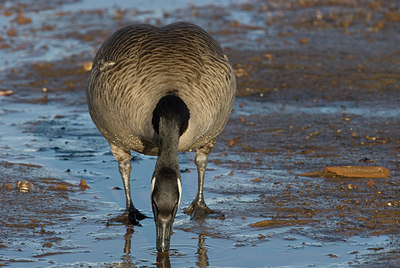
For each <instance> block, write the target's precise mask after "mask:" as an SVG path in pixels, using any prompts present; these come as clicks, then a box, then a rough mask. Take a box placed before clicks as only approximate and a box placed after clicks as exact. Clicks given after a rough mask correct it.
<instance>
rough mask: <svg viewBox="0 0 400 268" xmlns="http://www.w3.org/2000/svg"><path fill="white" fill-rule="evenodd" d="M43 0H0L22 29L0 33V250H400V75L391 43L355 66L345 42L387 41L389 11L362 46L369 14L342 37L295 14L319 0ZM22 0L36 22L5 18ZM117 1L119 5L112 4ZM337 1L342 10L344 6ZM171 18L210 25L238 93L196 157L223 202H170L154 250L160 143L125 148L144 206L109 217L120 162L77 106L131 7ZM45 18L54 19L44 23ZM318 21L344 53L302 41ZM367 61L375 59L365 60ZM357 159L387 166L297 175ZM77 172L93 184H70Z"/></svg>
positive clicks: (375, 260) (230, 257)
mask: <svg viewBox="0 0 400 268" xmlns="http://www.w3.org/2000/svg"><path fill="white" fill-rule="evenodd" d="M25 2H26V3H30V2H29V1H25ZM38 3H39V6H40V7H42V8H43V10H41V11H40V12H37V11H35V10H34V9H32V8H31V7H30V6H23V5H22V6H19V7H16V6H14V3H13V2H12V1H8V2H5V3H3V4H2V5H3V6H2V7H3V8H4V10H11V11H12V14H13V15H12V16H7V15H6V14H5V13H1V14H0V23H1V24H2V25H4V27H3V32H4V36H7V35H6V34H5V32H6V30H8V29H10V28H16V29H17V30H18V31H19V34H18V35H17V36H15V37H12V36H11V37H5V38H4V40H2V41H0V42H4V43H6V44H10V45H11V46H10V47H8V48H7V47H6V48H3V49H0V56H1V60H0V61H2V62H3V63H4V64H3V67H0V70H2V72H1V74H0V75H1V77H0V82H1V86H0V89H1V90H2V89H3V88H4V89H12V90H13V91H14V94H13V95H11V96H0V129H1V130H0V148H1V151H0V170H1V177H0V178H1V181H0V199H1V206H0V264H2V265H8V266H15V267H20V266H31V267H41V266H55V267H61V266H62V267H64V266H80V265H81V266H106V267H110V266H111V267H114V266H115V267H118V266H129V265H131V266H135V265H136V266H157V265H158V266H161V267H162V266H163V264H164V266H166V265H167V264H168V262H170V264H171V266H173V267H194V266H199V267H205V266H212V267H249V266H251V267H266V266H279V267H282V266H283V267H307V266H310V267H327V266H330V267H345V266H348V265H357V264H359V265H369V264H370V265H372V264H373V265H374V266H382V267H385V265H387V264H388V263H389V264H391V265H396V264H398V261H397V260H396V259H395V258H393V256H397V255H396V254H397V252H398V249H399V246H398V238H397V237H396V233H398V226H399V225H398V218H397V219H396V217H397V216H396V215H398V206H399V200H398V194H397V193H398V190H399V188H400V186H399V183H398V178H399V164H398V163H399V162H398V159H399V151H398V145H399V144H400V143H399V137H400V136H399V135H400V133H399V129H398V127H396V126H397V125H398V118H399V116H400V114H399V109H398V108H397V106H398V100H399V99H400V98H399V94H398V91H396V90H397V89H398V86H399V85H400V83H399V80H400V79H399V78H398V77H397V76H395V74H392V73H391V71H390V68H389V67H390V66H393V64H394V63H395V62H396V61H397V60H398V55H399V53H398V52H397V54H396V53H394V54H393V55H394V56H393V57H392V58H387V57H386V56H385V54H384V52H381V53H382V55H381V57H377V59H375V60H376V61H377V62H374V61H371V62H368V63H365V65H367V67H366V66H361V67H360V64H361V65H362V64H364V61H360V62H358V61H357V62H353V60H351V59H350V60H349V59H348V58H351V57H348V54H351V53H353V54H354V55H355V56H354V58H355V59H356V60H357V59H358V57H360V58H361V57H363V56H365V54H360V55H358V54H357V51H355V49H354V48H353V47H354V45H352V43H351V42H354V43H357V44H358V43H361V44H363V49H362V51H361V52H362V53H367V54H368V53H370V51H372V50H373V48H375V47H378V48H385V49H387V51H388V53H391V52H390V51H391V50H390V49H392V47H393V44H392V43H393V42H392V41H393V40H396V38H398V35H397V34H398V30H393V29H397V28H395V27H394V26H393V25H392V26H390V25H391V24H390V23H391V22H387V21H385V25H389V26H388V28H386V29H385V28H383V29H382V31H384V30H386V31H388V32H390V31H392V33H394V34H393V35H390V38H392V39H390V40H389V41H385V40H383V39H384V38H383V37H382V36H381V35H379V33H377V34H376V38H375V43H373V45H371V46H370V45H369V44H371V43H372V42H371V41H366V40H364V39H363V38H364V37H360V36H362V35H363V34H365V35H368V34H370V32H369V30H368V27H372V26H371V25H373V23H375V22H369V21H367V22H365V21H364V19H363V20H361V19H360V20H359V21H363V22H362V23H361V22H359V23H360V24H359V26H357V23H356V24H355V26H354V27H356V28H357V29H358V31H361V30H360V29H364V28H367V30H366V32H367V33H365V32H363V34H362V33H359V32H357V31H356V30H354V28H353V27H349V31H350V33H351V32H352V31H353V34H354V36H351V34H350V36H349V37H346V35H345V34H343V33H342V30H343V29H342V28H339V31H338V32H336V31H335V28H333V29H332V28H329V29H328V30H326V31H327V32H332V33H331V35H327V36H324V34H326V33H327V32H325V28H324V27H327V26H326V25H325V24H324V25H325V26H323V27H322V26H321V27H322V28H318V30H313V29H311V30H310V29H309V27H310V25H308V24H307V23H306V22H307V21H308V19H311V20H314V19H315V18H314V17H313V16H314V15H312V14H317V19H318V14H319V13H318V12H317V11H318V10H322V11H324V10H325V9H326V6H325V5H324V4H323V3H319V5H318V4H316V6H310V7H305V8H299V7H298V6H296V5H295V4H293V3H294V2H291V1H275V2H273V1H272V2H271V1H255V2H254V3H248V2H245V1H228V0H227V1H222V2H218V3H216V2H211V1H206V2H204V4H203V3H202V5H201V6H200V5H199V4H197V3H196V5H192V4H191V3H190V2H186V1H161V2H158V1H143V2H135V5H133V4H132V2H131V1H122V2H118V5H117V4H115V3H112V2H109V1H100V2H96V7H93V6H92V4H93V2H91V1H89V0H85V1H80V2H76V1H64V2H63V4H62V5H55V4H53V2H47V1H40V2H38ZM209 4H214V5H212V6H209ZM263 5H265V6H263ZM285 5H286V7H285V8H283V6H285ZM298 8H299V9H300V11H299V12H296V11H297V9H298ZM363 8H364V9H366V11H365V12H366V13H368V12H370V11H369V9H368V8H365V7H360V9H361V10H362V12H361V11H359V12H360V13H362V14H363V12H364V11H363V10H364V9H363ZM18 9H19V10H22V11H23V14H24V15H25V16H27V17H29V18H32V22H31V23H28V24H17V23H16V22H13V20H15V14H16V10H18ZM342 9H343V10H345V12H344V13H345V14H347V13H346V12H349V11H348V10H349V9H351V8H350V7H348V6H347V4H342V5H341V4H338V7H334V9H333V10H334V12H333V11H332V12H331V13H332V14H333V15H331V17H329V18H327V19H326V21H325V20H322V19H318V21H317V23H320V24H322V23H323V22H324V23H330V21H331V20H332V19H333V17H334V15H336V13H335V12H336V11H335V10H342ZM99 10H101V12H99ZM118 11H123V12H125V13H124V14H125V15H123V16H122V17H121V18H120V17H119V16H121V14H120V13H119V12H118ZM284 14H292V15H293V17H292V18H289V19H288V18H287V17H286V16H284ZM299 14H303V15H301V16H300V15H299ZM304 14H306V15H304ZM310 14H311V15H310ZM324 14H325V13H324ZM357 14H358V13H357ZM379 14H380V13H379ZM341 15H342V13H340V12H338V16H339V18H341V17H340V16H341ZM116 16H117V18H116ZM357 16H359V14H358V15H357ZM323 18H324V19H325V17H323ZM181 19H185V20H191V21H194V22H196V23H198V24H200V25H202V26H203V27H205V28H207V29H209V30H210V31H211V32H212V33H213V34H214V35H216V37H217V39H218V40H219V41H221V43H222V46H223V47H224V48H226V49H227V51H228V54H229V57H230V58H231V60H232V63H233V65H234V68H235V70H236V72H237V75H238V86H239V88H238V94H239V95H241V97H238V98H237V99H236V102H235V106H234V111H233V113H232V116H231V119H230V121H229V123H228V125H227V127H226V130H225V131H224V132H223V133H222V134H221V135H220V137H219V140H218V142H217V144H216V147H215V149H214V152H213V153H212V154H211V155H210V163H209V165H208V170H207V173H206V176H207V178H206V185H205V197H206V202H207V204H208V205H209V206H210V207H211V208H213V209H217V210H221V211H222V212H223V213H224V214H225V218H224V219H207V220H205V221H204V222H195V221H191V220H190V219H189V217H188V216H187V215H185V214H183V212H182V211H183V210H182V209H180V211H179V212H178V214H177V217H176V221H175V224H174V234H173V236H172V241H171V251H170V254H169V258H164V259H163V258H162V257H161V256H159V257H158V260H157V253H156V250H155V228H154V222H153V219H152V218H151V215H152V211H151V204H150V197H149V188H150V178H151V175H152V172H153V168H154V165H155V158H154V157H148V156H142V155H139V154H134V155H133V156H134V158H133V160H132V165H133V172H132V176H131V178H132V190H133V201H134V203H135V206H136V207H137V208H138V209H140V210H141V211H142V212H143V213H145V214H146V215H148V216H149V217H150V218H148V219H145V220H143V221H142V222H141V224H142V226H139V227H136V226H135V227H133V228H131V227H126V226H123V225H120V224H113V223H111V224H110V222H109V220H110V219H111V218H113V217H115V216H116V215H118V214H119V213H122V211H123V208H124V205H125V197H124V193H123V190H121V188H122V182H121V179H120V176H119V173H118V170H117V164H116V162H115V160H114V159H113V157H112V155H111V152H110V149H109V147H108V145H107V142H106V141H105V139H104V138H103V137H102V136H101V135H100V134H99V133H98V131H97V129H96V127H95V126H94V124H93V123H92V121H91V119H90V116H89V114H88V112H87V107H86V103H85V97H84V90H83V89H84V86H85V79H86V76H87V72H85V71H82V70H81V69H80V68H82V64H83V63H85V62H87V61H90V60H91V57H92V56H93V55H94V53H95V50H96V48H97V47H98V45H99V44H100V43H101V42H102V41H103V40H104V38H105V37H106V36H108V34H110V33H111V32H112V31H113V30H115V29H116V28H117V27H120V26H121V25H124V24H126V23H127V22H132V21H133V22H150V23H155V24H157V23H167V22H172V21H175V20H181ZM291 19H293V20H294V22H293V21H292V20H291ZM269 20H271V22H268V21H269ZM276 20H278V21H281V22H274V21H276ZM354 20H356V18H354ZM304 21H306V22H304ZM311 22H312V23H314V22H313V21H311ZM364 23H365V24H366V26H365V25H364ZM48 25H51V26H52V27H53V28H51V29H50V28H49V30H39V29H43V27H44V26H48ZM65 25H70V27H65ZM227 25H229V26H228V27H227ZM266 25H267V26H266ZM379 25H380V24H379ZM379 25H378V26H379ZM221 27H222V28H221ZM390 27H393V28H390ZM46 29H47V28H46ZM391 29H392V30H391ZM30 32H35V34H33V35H32V34H29V33H30ZM320 35H322V37H319V38H324V37H326V38H328V39H329V38H332V39H334V37H331V36H340V37H341V38H342V39H341V42H338V43H339V44H338V47H339V50H340V52H337V51H333V53H332V54H334V55H337V54H338V55H341V54H343V55H345V56H343V57H344V58H345V60H343V59H342V57H341V56H335V57H333V58H330V59H329V58H328V59H327V58H326V55H327V54H326V53H327V52H326V51H325V50H324V49H328V51H329V50H331V49H332V46H331V45H329V44H328V43H329V42H321V43H318V42H316V41H313V40H314V39H313V38H314V37H315V38H317V37H318V36H320ZM303 36H307V38H309V39H310V40H311V44H310V46H311V48H309V47H307V48H305V47H304V45H301V44H300V43H299V41H298V39H299V38H300V37H303ZM313 36H314V37H313ZM86 37H90V38H86ZM312 37H313V38H312ZM353 37H357V38H353ZM349 40H353V41H349ZM382 40H383V41H382ZM347 42H350V46H348V45H346V44H347ZM44 45H46V46H47V48H44V47H43V46H44ZM361 52H360V53H361ZM346 53H347V54H346ZM368 55H369V54H368ZM62 58H63V59H62ZM378 58H379V59H378ZM43 62H44V63H43ZM49 62H50V64H47V63H49ZM316 62H324V63H326V64H324V65H318V64H316ZM290 64H292V65H290ZM332 66H333V67H335V68H333V67H332ZM338 66H339V67H338ZM325 68H326V69H325ZM363 68H364V69H363ZM365 68H370V69H371V70H373V72H372V75H371V76H368V72H367V71H365ZM241 69H242V71H240V70H241ZM265 72H268V73H267V74H266V73H265ZM313 72H314V73H313ZM353 72H354V73H353ZM364 73H367V74H365V77H364V76H362V75H363V74H364ZM318 75H319V76H318ZM335 75H338V76H340V77H342V79H336V78H335V77H334V76H335ZM357 75H360V76H357ZM349 76H350V78H351V79H353V80H351V79H350V78H349ZM326 77H328V78H326ZM292 79H294V80H295V83H294V82H293V81H292ZM329 79H331V80H329ZM363 79H365V80H363ZM348 80H349V81H350V80H351V81H350V82H349V81H348ZM327 81H328V82H327ZM343 81H344V82H343ZM367 82H369V83H371V84H372V86H371V87H369V86H368V83H367ZM342 83H343V85H342ZM346 83H349V84H350V85H351V88H350V86H349V84H346ZM360 84H361V86H360ZM318 85H320V86H318ZM328 85H332V87H330V86H328ZM336 85H338V86H336ZM314 86H315V87H316V88H314ZM324 87H326V88H324ZM43 88H46V89H45V90H44V89H43ZM249 95H250V96H249ZM396 124H397V125H396ZM354 133H355V134H354ZM193 159H194V155H193V153H185V154H181V156H180V164H181V166H180V168H181V170H182V179H183V194H182V200H181V208H184V207H187V206H188V205H189V204H190V202H191V201H192V199H193V198H194V196H195V194H196V191H197V189H196V187H194V186H193V185H197V174H196V168H195V165H194V163H193ZM363 159H368V160H365V161H366V162H365V163H366V164H371V165H383V166H386V167H388V168H390V169H391V178H388V179H382V180H374V181H373V183H374V184H373V186H368V184H366V182H367V180H357V181H355V180H352V179H326V178H307V177H299V176H298V175H297V174H300V173H304V172H309V171H315V170H318V169H322V168H323V166H326V165H344V164H351V165H356V164H357V165H360V163H361V164H365V163H364V162H362V161H361V162H360V160H363ZM363 161H364V160H363ZM368 161H373V162H368ZM81 179H84V180H85V181H86V182H87V184H88V185H89V187H90V188H89V189H86V188H85V189H83V188H82V187H81V186H79V183H80V181H81ZM23 180H27V181H29V182H30V183H32V184H33V186H34V188H33V189H32V190H30V191H28V192H23V191H20V190H19V188H18V186H17V185H18V182H19V181H23ZM349 185H350V186H349ZM369 185H371V184H369ZM360 200H361V201H360ZM356 201H358V202H356ZM360 202H361V203H360ZM388 203H390V206H389V205H387V204H388ZM375 211H376V213H375ZM263 220H281V221H282V222H283V224H275V225H272V226H270V227H266V228H256V227H251V224H254V223H256V222H260V221H263ZM302 220H303V221H302ZM396 220H397V222H396ZM371 222H372V223H371ZM388 222H389V224H387V223H388ZM157 262H158V264H156V263H157ZM371 263H372V264H371Z"/></svg>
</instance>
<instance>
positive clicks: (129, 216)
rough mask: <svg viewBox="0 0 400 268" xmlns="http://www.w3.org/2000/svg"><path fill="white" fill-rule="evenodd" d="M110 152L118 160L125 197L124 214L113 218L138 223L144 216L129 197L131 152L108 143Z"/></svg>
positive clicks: (123, 221) (127, 222)
mask: <svg viewBox="0 0 400 268" xmlns="http://www.w3.org/2000/svg"><path fill="white" fill-rule="evenodd" d="M110 147H111V152H112V153H113V155H114V158H115V160H117V162H118V169H119V173H120V174H121V178H122V181H123V183H124V189H125V197H126V208H125V212H124V214H122V215H121V216H118V217H117V218H115V220H116V221H119V222H122V223H126V224H129V223H132V224H134V225H139V221H140V220H143V219H144V218H146V216H144V215H143V214H142V213H140V211H139V210H137V209H136V208H135V206H134V205H133V203H132V197H131V184H130V174H131V171H132V165H131V158H132V156H131V154H130V153H129V152H125V151H123V150H121V149H120V148H118V147H117V146H115V145H113V144H110Z"/></svg>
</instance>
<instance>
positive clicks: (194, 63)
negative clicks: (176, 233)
mask: <svg viewBox="0 0 400 268" xmlns="http://www.w3.org/2000/svg"><path fill="white" fill-rule="evenodd" d="M235 93H236V80H235V76H234V72H233V69H232V67H231V65H230V63H229V61H228V58H227V56H226V55H225V54H224V53H223V51H222V49H221V47H220V46H219V45H218V43H217V42H216V41H215V40H214V39H213V38H212V37H211V36H210V35H209V34H208V33H207V32H206V31H205V30H204V29H202V28H201V27H199V26H197V25H194V24H191V23H188V22H176V23H173V24H169V25H166V26H163V27H156V26H152V25H148V24H132V25H128V26H125V27H123V28H121V29H119V30H117V31H116V32H115V33H114V34H112V35H111V36H110V37H109V38H108V39H107V40H106V41H105V42H104V43H103V44H102V45H101V47H100V48H99V50H98V51H97V54H96V56H95V58H94V61H93V65H92V69H91V71H90V74H89V78H88V82H87V88H86V96H87V102H88V108H89V113H90V116H91V118H92V120H93V122H94V124H95V125H96V127H97V128H98V130H99V131H100V133H101V134H102V135H103V136H104V137H105V139H106V140H107V141H108V142H109V144H110V148H111V152H112V154H113V156H114V158H115V160H116V161H117V162H118V168H119V172H120V175H121V178H122V181H123V184H124V190H125V195H126V210H125V212H124V214H123V215H121V216H119V217H117V219H116V220H118V221H121V222H124V223H127V224H134V225H138V224H139V221H140V220H143V219H144V218H145V217H146V216H145V215H143V214H142V213H141V212H140V211H139V210H137V209H136V208H135V206H134V205H133V202H132V198H131V189H130V173H131V171H132V167H131V151H136V152H138V153H141V154H145V155H157V161H156V164H155V168H154V172H153V176H152V180H151V203H152V210H153V216H154V221H155V225H156V247H157V251H159V252H168V250H169V247H170V236H171V230H172V224H173V222H174V219H175V215H176V213H177V210H178V207H179V203H180V198H181V193H182V183H181V175H180V170H179V159H178V155H179V152H186V151H195V152H196V156H195V164H196V166H197V171H198V189H197V195H196V197H195V198H194V200H193V202H192V203H191V204H190V206H189V207H188V208H187V209H186V210H185V211H184V212H185V213H186V214H189V215H190V216H191V219H201V218H204V217H206V216H207V215H209V214H215V213H218V212H217V211H214V210H211V209H210V208H209V207H208V206H207V205H206V203H205V201H204V195H203V185H204V175H205V171H206V166H207V162H208V154H209V153H210V152H211V150H212V149H213V146H214V143H215V140H216V137H217V135H218V134H219V133H220V132H221V131H222V129H223V128H224V127H225V125H226V123H227V120H228V117H229V114H230V113H231V110H232V105H233V101H234V98H235Z"/></svg>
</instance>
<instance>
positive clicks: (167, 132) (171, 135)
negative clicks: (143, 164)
mask: <svg viewBox="0 0 400 268" xmlns="http://www.w3.org/2000/svg"><path fill="white" fill-rule="evenodd" d="M189 117H190V115H189V109H188V108H187V106H186V104H185V103H184V102H183V100H182V99H181V98H179V97H178V96H175V95H166V96H164V97H162V98H161V99H160V101H159V102H158V103H157V106H156V108H155V109H154V111H153V120H152V123H153V128H154V131H155V132H156V133H157V134H158V156H159V157H158V160H157V164H158V165H161V166H169V167H171V168H174V169H177V168H178V167H179V162H178V145H179V137H180V136H181V135H182V134H183V133H184V132H185V131H186V129H187V127H188V124H189Z"/></svg>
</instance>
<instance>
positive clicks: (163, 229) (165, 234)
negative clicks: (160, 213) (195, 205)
mask: <svg viewBox="0 0 400 268" xmlns="http://www.w3.org/2000/svg"><path fill="white" fill-rule="evenodd" d="M173 221H174V220H173V217H172V216H171V215H170V216H169V217H168V218H164V217H157V219H156V232H157V251H158V252H168V250H169V244H170V240H171V230H172V223H173Z"/></svg>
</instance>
